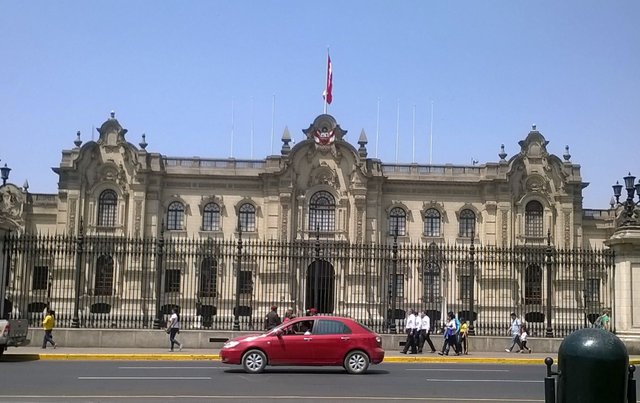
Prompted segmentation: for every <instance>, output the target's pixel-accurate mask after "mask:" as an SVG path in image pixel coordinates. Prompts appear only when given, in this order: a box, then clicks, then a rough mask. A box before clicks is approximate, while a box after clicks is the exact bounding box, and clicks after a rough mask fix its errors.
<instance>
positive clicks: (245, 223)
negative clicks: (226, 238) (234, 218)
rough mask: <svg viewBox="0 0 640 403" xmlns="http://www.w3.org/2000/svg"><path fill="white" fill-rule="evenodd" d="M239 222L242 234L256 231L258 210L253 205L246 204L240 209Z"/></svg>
mask: <svg viewBox="0 0 640 403" xmlns="http://www.w3.org/2000/svg"><path fill="white" fill-rule="evenodd" d="M238 213H239V216H238V221H239V225H240V230H241V231H242V232H255V231H256V208H255V206H254V205H253V204H251V203H245V204H243V205H242V206H240V208H239V209H238Z"/></svg>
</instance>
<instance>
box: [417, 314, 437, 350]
mask: <svg viewBox="0 0 640 403" xmlns="http://www.w3.org/2000/svg"><path fill="white" fill-rule="evenodd" d="M420 321H421V325H420V335H419V337H418V353H420V354H422V348H423V347H424V343H425V341H426V342H427V344H429V348H431V352H432V353H435V352H436V348H435V347H434V345H433V342H432V341H431V336H430V335H431V319H429V315H427V311H422V312H420Z"/></svg>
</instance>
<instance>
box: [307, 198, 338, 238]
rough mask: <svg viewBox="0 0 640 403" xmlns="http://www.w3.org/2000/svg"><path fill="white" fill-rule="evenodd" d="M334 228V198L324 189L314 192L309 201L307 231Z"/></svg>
mask: <svg viewBox="0 0 640 403" xmlns="http://www.w3.org/2000/svg"><path fill="white" fill-rule="evenodd" d="M335 229H336V200H335V199H334V198H333V195H332V194H331V193H329V192H326V191H320V192H316V193H314V194H313V196H311V200H310V201H309V232H312V231H320V232H333V231H335Z"/></svg>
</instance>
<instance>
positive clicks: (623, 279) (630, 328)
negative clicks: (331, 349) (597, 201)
mask: <svg viewBox="0 0 640 403" xmlns="http://www.w3.org/2000/svg"><path fill="white" fill-rule="evenodd" d="M605 244H606V245H607V246H609V247H610V248H612V249H613V251H614V252H615V271H614V276H615V279H614V287H615V290H614V302H613V304H614V306H613V307H612V311H613V312H612V315H613V324H614V329H615V331H616V334H617V335H618V336H620V337H621V338H634V339H635V338H637V339H640V227H639V226H622V227H619V228H618V229H617V230H616V232H615V233H614V234H613V236H612V237H611V238H609V239H608V240H607V241H605Z"/></svg>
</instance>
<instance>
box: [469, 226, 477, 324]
mask: <svg viewBox="0 0 640 403" xmlns="http://www.w3.org/2000/svg"><path fill="white" fill-rule="evenodd" d="M473 235H474V234H471V245H470V246H469V277H471V285H470V287H469V336H475V335H476V329H475V327H474V326H473V318H474V314H473V310H474V308H475V307H474V302H475V301H474V300H475V292H474V291H475V290H474V284H475V276H476V267H475V254H476V249H475V246H474V245H473Z"/></svg>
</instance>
